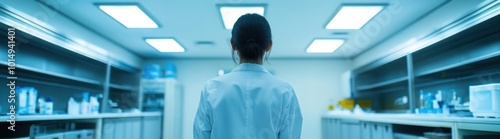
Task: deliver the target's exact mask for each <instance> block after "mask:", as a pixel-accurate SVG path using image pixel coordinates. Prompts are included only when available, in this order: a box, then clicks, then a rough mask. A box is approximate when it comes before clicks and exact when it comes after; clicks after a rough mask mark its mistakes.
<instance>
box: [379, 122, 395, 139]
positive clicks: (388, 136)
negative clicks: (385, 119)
mask: <svg viewBox="0 0 500 139" xmlns="http://www.w3.org/2000/svg"><path fill="white" fill-rule="evenodd" d="M381 128H382V129H381V131H382V135H383V137H384V139H393V138H394V135H393V134H392V125H391V124H382V125H381Z"/></svg>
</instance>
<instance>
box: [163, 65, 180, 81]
mask: <svg viewBox="0 0 500 139" xmlns="http://www.w3.org/2000/svg"><path fill="white" fill-rule="evenodd" d="M176 77H177V69H176V68H175V65H174V64H172V63H167V64H165V78H176Z"/></svg>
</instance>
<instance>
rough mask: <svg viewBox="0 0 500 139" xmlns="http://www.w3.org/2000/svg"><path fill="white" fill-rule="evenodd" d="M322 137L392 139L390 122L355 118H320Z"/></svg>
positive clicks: (325, 138)
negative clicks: (366, 120)
mask: <svg viewBox="0 0 500 139" xmlns="http://www.w3.org/2000/svg"><path fill="white" fill-rule="evenodd" d="M322 135H323V139H392V138H393V131H392V124H389V123H375V122H365V121H359V120H356V119H337V118H323V119H322Z"/></svg>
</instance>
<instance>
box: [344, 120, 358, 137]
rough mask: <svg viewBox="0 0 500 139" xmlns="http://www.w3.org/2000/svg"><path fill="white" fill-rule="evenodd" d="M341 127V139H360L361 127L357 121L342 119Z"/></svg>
mask: <svg viewBox="0 0 500 139" xmlns="http://www.w3.org/2000/svg"><path fill="white" fill-rule="evenodd" d="M340 124H341V125H340V126H341V129H342V130H341V131H342V132H341V133H340V135H341V139H361V126H360V123H359V121H357V120H347V119H342V120H341V122H340Z"/></svg>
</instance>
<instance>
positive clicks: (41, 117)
mask: <svg viewBox="0 0 500 139" xmlns="http://www.w3.org/2000/svg"><path fill="white" fill-rule="evenodd" d="M161 115H162V113H161V112H138V113H101V114H95V115H68V114H53V115H16V120H15V121H16V122H23V121H46V120H86V119H102V118H129V117H152V116H161ZM0 119H3V120H2V121H6V120H7V119H9V116H0Z"/></svg>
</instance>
